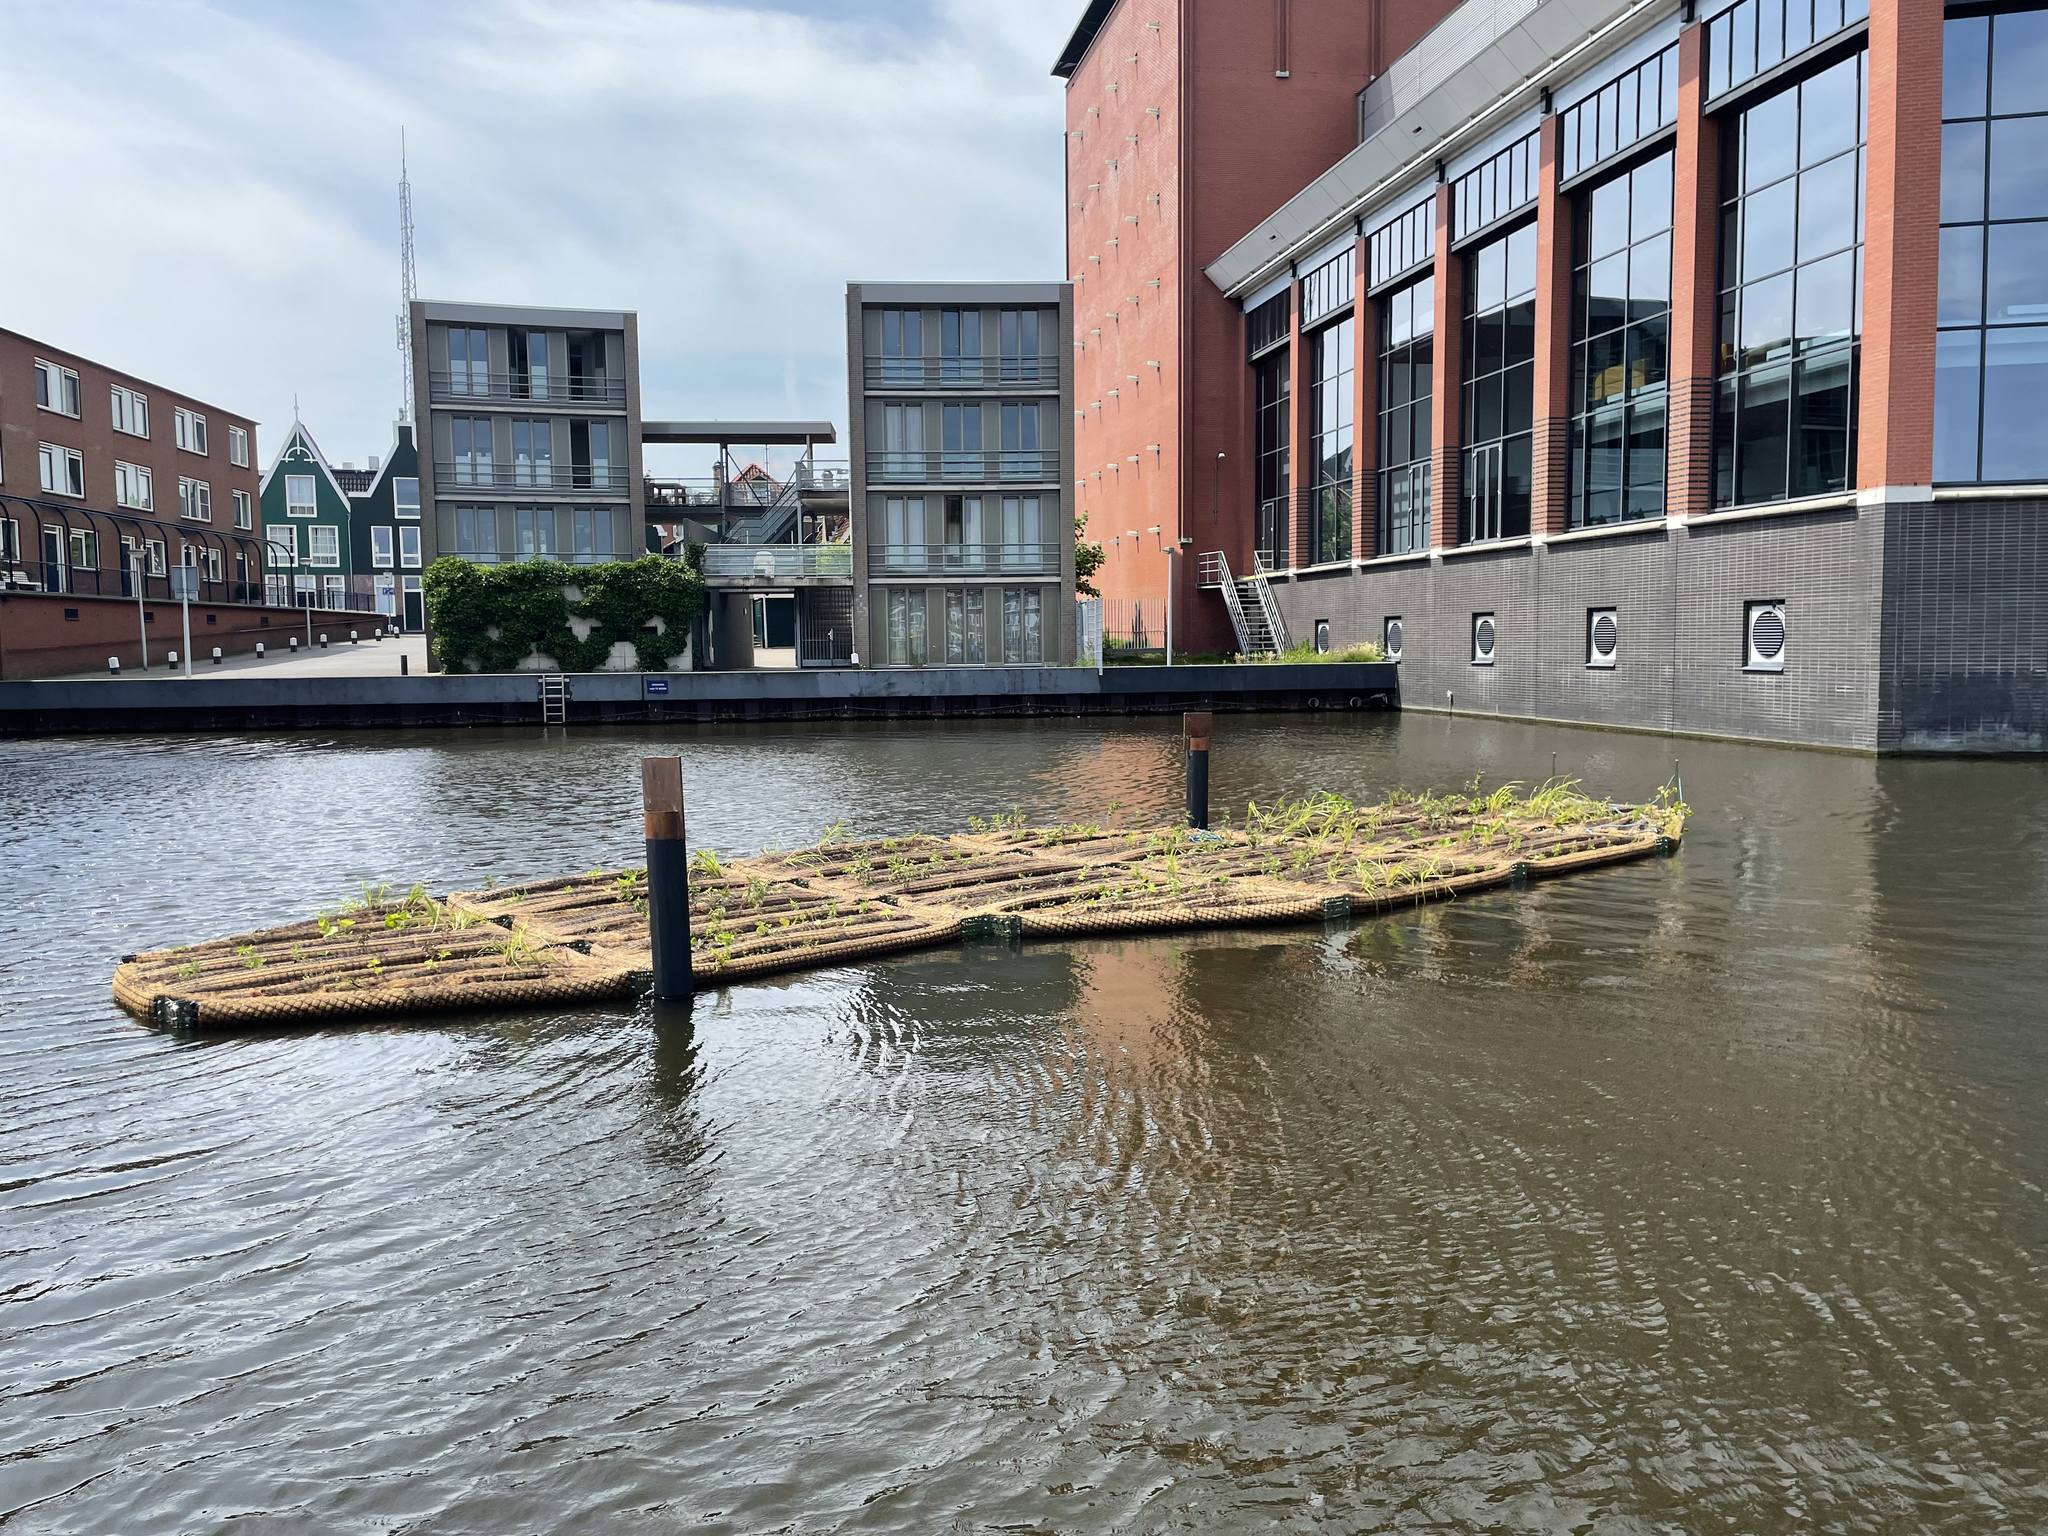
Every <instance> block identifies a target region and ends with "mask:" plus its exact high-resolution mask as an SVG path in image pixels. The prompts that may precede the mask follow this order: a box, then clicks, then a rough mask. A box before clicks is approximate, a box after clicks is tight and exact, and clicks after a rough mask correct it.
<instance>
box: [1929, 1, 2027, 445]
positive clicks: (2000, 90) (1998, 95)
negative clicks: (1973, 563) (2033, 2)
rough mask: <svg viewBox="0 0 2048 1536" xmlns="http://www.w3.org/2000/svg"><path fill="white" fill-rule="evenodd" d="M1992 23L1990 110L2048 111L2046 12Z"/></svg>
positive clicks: (2007, 16) (2012, 15)
mask: <svg viewBox="0 0 2048 1536" xmlns="http://www.w3.org/2000/svg"><path fill="white" fill-rule="evenodd" d="M1992 26H1993V28H1994V29H1995V36H1994V38H1993V46H1992V58H1991V111H1992V113H1993V114H1994V115H1996V116H2004V115H2005V114H2006V113H2008V112H2048V13H2044V12H2041V11H2012V12H2008V13H2006V14H2004V15H2001V16H1999V17H1998V18H1997V19H1996V20H1995V21H1993V22H1992ZM1947 36H1948V34H1947V31H1946V30H1944V31H1943V33H1942V37H1943V40H1944V42H1946V39H1947ZM1986 456H1987V457H1988V456H1989V450H1988V449H1987V450H1986Z"/></svg>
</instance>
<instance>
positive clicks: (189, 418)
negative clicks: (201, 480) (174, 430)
mask: <svg viewBox="0 0 2048 1536" xmlns="http://www.w3.org/2000/svg"><path fill="white" fill-rule="evenodd" d="M177 426H178V446H179V447H180V448H182V449H183V450H184V451H185V452H187V453H196V454H198V455H199V457H201V458H202V459H203V458H205V457H206V418H205V417H204V416H202V415H200V414H199V413H198V412H197V411H195V410H193V409H192V408H191V407H190V406H188V405H181V406H179V407H178V410H177Z"/></svg>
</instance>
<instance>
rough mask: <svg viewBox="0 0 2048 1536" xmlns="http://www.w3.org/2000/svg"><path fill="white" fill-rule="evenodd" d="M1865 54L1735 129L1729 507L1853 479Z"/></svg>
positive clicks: (1727, 303)
mask: <svg viewBox="0 0 2048 1536" xmlns="http://www.w3.org/2000/svg"><path fill="white" fill-rule="evenodd" d="M1863 66H1864V55H1863V54H1862V53H1861V52H1859V53H1857V54H1856V55H1855V56H1854V57H1853V58H1847V59H1844V60H1842V61H1841V62H1840V63H1838V64H1835V65H1833V66H1832V67H1830V68H1828V69H1825V70H1823V71H1821V72H1820V73H1819V74H1817V75H1814V76H1812V77H1811V78H1809V79H1806V80H1803V81H1801V82H1799V83H1798V84H1795V85H1789V86H1786V87H1785V88H1784V89H1783V90H1781V91H1778V92H1777V93H1776V94H1775V95H1771V96H1766V97H1763V98H1762V99H1761V100H1758V101H1756V102H1754V103H1752V104H1750V105H1748V106H1745V107H1744V108H1743V109H1742V110H1741V111H1740V112H1738V113H1735V114H1733V115H1731V117H1730V118H1729V121H1728V123H1727V126H1726V129H1725V132H1724V137H1723V141H1722V144H1723V147H1722V152H1721V153H1722V159H1721V171H1722V182H1723V191H1724V197H1725V201H1724V202H1723V204H1722V209H1721V283H1722V293H1721V316H1720V354H1719V355H1720V382H1719V384H1718V386H1717V389H1716V394H1715V399H1714V501H1715V504H1716V505H1717V506H1744V505H1748V504H1751V503H1756V502H1770V501H1783V500H1785V499H1786V498H1787V497H1792V496H1817V495H1825V494H1827V493H1828V492H1831V491H1844V490H1847V489H1848V488H1849V486H1850V485H1851V484H1852V483H1853V474H1854V467H1853V466H1854V452H1855V436H1856V417H1855V385H1856V339H1857V335H1858V333H1859V332H1860V331H1861V329H1862V318H1863V316H1862V289H1863V282H1862V270H1863V195H1862V194H1863V148H1862V143H1863V99H1864V92H1863Z"/></svg>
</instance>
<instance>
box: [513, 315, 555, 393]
mask: <svg viewBox="0 0 2048 1536" xmlns="http://www.w3.org/2000/svg"><path fill="white" fill-rule="evenodd" d="M505 341H506V344H507V346H508V347H509V349H510V352H511V361H512V393H513V395H514V396H515V397H517V398H518V399H521V400H545V399H547V397H548V333H547V332H546V331H508V332H507V333H506V335H505Z"/></svg>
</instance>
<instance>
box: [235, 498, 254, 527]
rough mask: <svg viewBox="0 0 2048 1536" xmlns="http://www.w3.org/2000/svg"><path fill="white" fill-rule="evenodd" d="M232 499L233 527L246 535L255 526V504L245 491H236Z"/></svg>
mask: <svg viewBox="0 0 2048 1536" xmlns="http://www.w3.org/2000/svg"><path fill="white" fill-rule="evenodd" d="M234 497H235V527H237V528H238V529H240V530H241V531H242V532H244V533H247V532H249V531H250V530H251V529H253V528H254V527H255V526H256V503H255V502H254V501H252V500H251V499H250V497H249V493H248V492H247V491H236V492H235V493H234Z"/></svg>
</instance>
